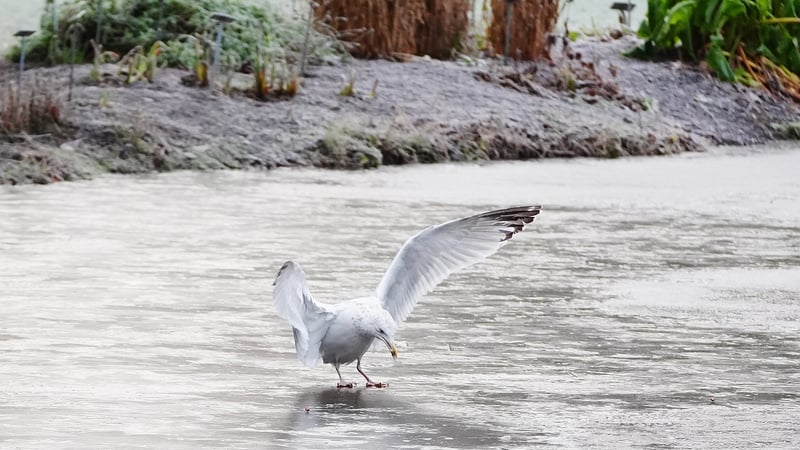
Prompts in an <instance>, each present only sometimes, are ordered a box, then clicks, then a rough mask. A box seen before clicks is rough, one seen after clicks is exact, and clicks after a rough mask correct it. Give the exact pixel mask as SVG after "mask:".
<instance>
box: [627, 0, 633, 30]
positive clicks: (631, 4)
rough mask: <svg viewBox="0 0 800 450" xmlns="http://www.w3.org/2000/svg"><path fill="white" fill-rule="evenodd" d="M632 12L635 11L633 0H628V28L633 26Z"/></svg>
mask: <svg viewBox="0 0 800 450" xmlns="http://www.w3.org/2000/svg"><path fill="white" fill-rule="evenodd" d="M631 13H633V0H628V15H627V16H626V17H625V19H626V22H628V28H630V27H631Z"/></svg>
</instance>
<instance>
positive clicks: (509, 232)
mask: <svg viewBox="0 0 800 450" xmlns="http://www.w3.org/2000/svg"><path fill="white" fill-rule="evenodd" d="M540 210H541V206H538V205H537V206H523V207H519V208H508V209H501V210H498V211H491V212H487V213H483V214H478V215H476V216H472V217H467V218H464V219H458V220H453V221H450V222H446V223H443V224H441V225H435V226H432V227H429V228H427V229H425V230H423V231H421V232H420V233H418V234H417V235H415V236H414V237H412V238H411V239H409V240H408V241H406V243H405V244H404V245H403V247H402V248H401V249H400V251H399V252H398V253H397V256H395V257H394V260H393V261H392V263H391V265H390V266H389V269H388V270H387V271H386V273H385V274H384V275H383V279H381V282H380V284H379V285H378V290H377V293H376V295H377V297H378V300H379V301H381V303H382V304H383V307H384V308H385V309H386V310H387V311H389V313H390V314H391V315H392V317H393V318H394V320H395V322H397V323H400V322H401V321H403V320H405V319H406V317H408V315H409V314H411V310H412V309H414V305H416V304H417V301H418V300H419V299H420V297H422V296H423V295H425V294H427V293H428V292H430V291H431V290H433V288H434V287H436V285H437V284H439V283H440V282H441V281H442V280H444V279H445V278H447V276H448V275H450V274H451V273H453V272H455V271H456V270H459V269H462V268H464V267H466V266H469V265H472V264H475V263H477V262H479V261H482V260H483V259H485V258H486V257H488V256H490V255H491V254H493V253H494V252H496V251H497V250H498V249H499V248H500V247H502V246H503V245H504V244H505V243H506V242H507V241H508V240H509V239H511V238H512V237H513V236H514V235H515V234H517V233H518V232H520V231H522V230H523V229H524V228H525V225H527V224H529V223H531V222H533V219H534V217H535V216H536V215H537V214H539V211H540Z"/></svg>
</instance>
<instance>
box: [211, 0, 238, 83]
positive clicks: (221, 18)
mask: <svg viewBox="0 0 800 450" xmlns="http://www.w3.org/2000/svg"><path fill="white" fill-rule="evenodd" d="M211 18H212V19H213V20H216V21H217V24H218V25H217V38H216V40H215V44H214V60H213V61H212V62H211V77H210V78H211V80H210V81H211V82H210V83H208V85H209V86H210V87H212V88H213V87H214V78H215V77H216V75H217V65H219V60H220V52H221V51H222V36H223V34H225V24H226V23H231V22H233V21H234V20H236V18H235V17H233V16H229V15H227V14H223V13H214V14H212V15H211Z"/></svg>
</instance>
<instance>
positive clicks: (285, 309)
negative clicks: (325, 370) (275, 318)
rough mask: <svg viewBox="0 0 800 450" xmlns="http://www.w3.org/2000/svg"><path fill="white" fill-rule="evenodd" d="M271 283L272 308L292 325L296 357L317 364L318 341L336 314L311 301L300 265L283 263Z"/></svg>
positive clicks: (304, 362) (309, 363) (310, 363)
mask: <svg viewBox="0 0 800 450" xmlns="http://www.w3.org/2000/svg"><path fill="white" fill-rule="evenodd" d="M273 285H274V286H275V289H274V290H273V296H274V297H275V310H276V311H277V312H278V315H279V316H280V317H281V318H283V319H285V320H286V321H287V322H289V324H291V325H292V331H294V345H295V348H296V349H297V357H298V358H300V361H302V362H303V364H305V365H307V366H309V367H314V366H316V365H317V364H319V360H320V352H319V345H320V342H321V341H322V338H323V336H325V332H326V331H328V325H329V323H330V321H331V320H332V319H333V318H334V317H335V314H334V313H333V312H331V310H330V308H329V307H328V306H326V305H323V304H321V303H317V302H316V301H314V298H313V297H312V296H311V292H309V290H308V284H306V274H305V272H303V268H302V267H300V264H297V263H295V262H292V261H287V262H286V263H284V264H283V266H282V267H281V270H280V271H278V276H277V277H276V278H275V283H273Z"/></svg>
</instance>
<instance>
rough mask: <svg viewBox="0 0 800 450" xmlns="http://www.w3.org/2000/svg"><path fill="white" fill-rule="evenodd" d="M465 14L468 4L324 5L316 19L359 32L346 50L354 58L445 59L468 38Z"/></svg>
mask: <svg viewBox="0 0 800 450" xmlns="http://www.w3.org/2000/svg"><path fill="white" fill-rule="evenodd" d="M469 9H470V1H469V0H404V1H399V0H398V1H375V0H328V1H324V2H322V4H321V5H319V7H317V8H316V9H315V16H316V20H318V21H321V22H325V23H328V24H330V26H331V27H333V28H334V29H335V30H337V31H339V32H347V31H352V30H360V32H359V33H358V36H357V37H356V38H355V39H354V40H353V41H354V42H353V43H354V44H355V45H354V46H353V48H352V49H351V53H353V55H355V56H359V57H366V58H385V57H391V56H393V55H394V54H397V53H399V54H412V55H430V56H432V57H434V58H449V57H450V56H451V55H452V51H453V49H454V48H456V47H457V46H458V44H459V43H460V41H461V39H464V38H465V37H466V35H467V32H468V28H469V21H468V18H467V13H468V12H469Z"/></svg>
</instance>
